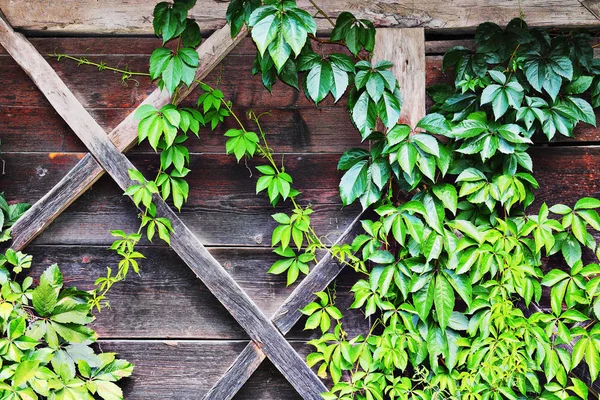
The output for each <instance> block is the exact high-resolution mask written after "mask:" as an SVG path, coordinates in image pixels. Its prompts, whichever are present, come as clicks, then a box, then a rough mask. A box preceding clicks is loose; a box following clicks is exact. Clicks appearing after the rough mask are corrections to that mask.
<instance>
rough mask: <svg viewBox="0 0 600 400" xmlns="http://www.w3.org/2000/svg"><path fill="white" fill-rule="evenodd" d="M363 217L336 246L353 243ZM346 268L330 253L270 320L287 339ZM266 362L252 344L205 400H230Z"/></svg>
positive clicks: (251, 343) (356, 220) (263, 356)
mask: <svg viewBox="0 0 600 400" xmlns="http://www.w3.org/2000/svg"><path fill="white" fill-rule="evenodd" d="M361 218H362V213H360V214H359V215H358V216H357V217H356V218H355V219H354V221H353V222H352V223H351V224H350V226H349V227H348V228H347V229H346V231H345V232H344V233H343V234H342V235H340V237H339V238H338V239H337V240H336V242H335V244H344V243H347V242H349V241H351V240H352V238H353V237H354V236H355V235H356V234H357V232H356V231H357V230H358V228H359V226H360V223H359V222H360V219H361ZM343 268H344V265H343V264H340V263H338V262H337V261H336V260H335V259H334V258H333V257H332V256H331V253H327V254H326V255H325V256H324V257H323V258H321V260H320V261H319V262H318V264H317V265H316V266H315V267H314V268H313V270H312V271H311V272H310V274H309V275H308V276H307V277H306V278H305V279H303V280H302V282H300V284H299V285H298V286H297V287H296V289H295V290H294V292H293V293H292V294H291V295H290V296H289V297H288V298H287V300H286V301H285V302H284V303H283V304H282V305H281V306H280V307H279V309H278V310H277V311H275V314H274V315H273V317H272V318H271V321H273V323H274V324H275V326H276V327H277V328H278V329H279V330H280V331H281V332H282V333H283V334H284V335H285V334H286V333H288V332H289V331H290V330H291V329H292V327H293V326H294V325H295V324H296V323H297V322H298V321H299V320H300V318H301V316H302V313H301V312H300V311H299V310H301V309H303V308H304V307H306V305H307V304H308V303H310V302H311V301H313V300H314V298H315V295H314V293H316V292H321V291H323V290H325V288H326V287H327V286H329V284H330V283H331V282H332V281H333V280H334V279H335V278H336V277H337V276H338V274H339V273H340V272H341V271H342V269H343ZM265 358H266V356H265V353H263V351H262V350H261V348H260V347H259V346H258V345H257V344H256V343H255V342H250V343H248V345H247V346H246V347H245V348H244V350H243V351H242V352H241V353H240V355H239V356H238V357H237V358H236V359H235V361H234V362H233V364H232V365H231V366H230V367H229V368H228V369H227V372H226V373H225V374H224V375H223V376H222V377H221V378H220V379H219V381H218V382H217V383H216V384H215V385H214V386H213V387H212V388H211V389H210V390H209V391H208V392H207V393H206V394H205V395H204V397H203V399H204V400H229V399H232V398H233V396H235V394H236V393H237V392H238V391H239V390H240V389H241V387H242V386H243V385H244V383H245V382H246V381H247V380H248V379H250V377H251V376H252V374H253V373H254V371H256V369H257V368H258V367H259V366H260V364H261V363H262V361H263V360H264V359H265Z"/></svg>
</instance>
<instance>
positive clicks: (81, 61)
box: [49, 53, 150, 76]
mask: <svg viewBox="0 0 600 400" xmlns="http://www.w3.org/2000/svg"><path fill="white" fill-rule="evenodd" d="M49 56H50V57H56V58H57V59H58V61H60V59H61V58H66V59H67V60H73V61H77V63H79V65H91V66H94V67H96V68H98V69H99V70H100V71H103V70H107V71H113V72H118V73H120V74H123V75H129V76H150V74H149V73H147V72H137V71H129V70H124V69H120V68H115V67H109V66H107V65H105V64H103V63H102V64H100V63H96V62H93V61H90V60H88V59H87V58H84V57H73V56H70V55H68V54H56V53H55V54H49Z"/></svg>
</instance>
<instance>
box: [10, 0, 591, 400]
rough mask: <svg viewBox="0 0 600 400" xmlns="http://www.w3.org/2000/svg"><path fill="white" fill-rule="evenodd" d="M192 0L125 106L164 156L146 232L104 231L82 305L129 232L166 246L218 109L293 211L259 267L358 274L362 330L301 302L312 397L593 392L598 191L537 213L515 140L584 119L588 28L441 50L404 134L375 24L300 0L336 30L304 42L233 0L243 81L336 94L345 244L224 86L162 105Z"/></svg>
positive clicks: (300, 28) (186, 70)
mask: <svg viewBox="0 0 600 400" xmlns="http://www.w3.org/2000/svg"><path fill="white" fill-rule="evenodd" d="M193 3H194V2H193V1H175V2H174V3H173V4H167V3H161V4H159V5H158V6H157V7H156V9H155V13H154V17H155V19H154V28H155V32H156V34H157V35H159V36H160V37H162V39H163V42H165V43H166V42H168V41H170V40H174V41H176V42H177V44H176V45H175V50H170V49H171V48H169V49H167V48H163V49H158V50H157V51H156V52H155V53H154V54H153V56H152V58H151V60H150V74H149V75H150V76H151V77H152V78H153V79H157V80H158V85H159V86H161V87H162V86H164V87H166V88H167V90H169V92H170V93H172V95H173V102H172V103H173V104H171V105H168V106H165V107H164V108H163V109H161V110H156V109H153V108H150V107H146V108H144V109H143V110H140V111H139V112H138V115H137V116H138V118H139V119H140V120H141V122H140V127H139V130H138V132H139V136H140V141H142V140H145V139H148V140H149V142H150V144H151V145H152V147H153V148H154V149H155V150H156V151H160V152H161V156H160V163H161V165H160V169H159V172H158V174H157V177H156V179H155V180H153V181H149V180H147V179H146V178H145V177H143V176H141V174H132V176H131V178H132V180H135V181H137V183H135V185H134V186H132V188H130V189H129V190H128V194H130V195H131V196H133V197H134V200H135V201H136V203H137V204H138V205H139V206H140V207H141V208H142V213H141V217H142V223H141V226H140V230H139V231H138V232H137V233H134V234H125V233H124V232H120V231H114V232H113V235H115V236H116V237H117V240H116V241H115V244H114V245H113V250H115V251H120V252H121V253H120V254H121V256H122V258H123V260H125V261H123V262H122V264H120V265H119V272H118V273H117V275H116V276H112V275H111V270H110V269H109V271H108V275H107V277H106V278H100V279H99V280H98V282H97V283H98V285H99V292H98V293H96V297H95V299H96V300H95V304H96V305H97V304H98V302H99V300H98V299H102V298H103V296H104V294H105V293H106V291H107V290H108V288H110V286H111V285H112V284H113V283H115V282H117V281H119V280H121V279H124V276H125V274H126V271H127V270H128V269H129V268H130V267H131V268H133V269H137V266H138V265H137V261H136V259H138V258H140V257H139V256H140V255H139V254H138V253H136V252H135V245H136V244H137V243H138V241H139V240H141V237H142V235H141V230H142V228H143V227H146V236H147V237H149V238H150V239H151V238H152V236H153V235H154V232H155V230H158V232H159V236H161V237H162V238H163V239H165V240H167V241H168V235H169V233H170V230H171V229H170V225H169V224H168V223H167V221H161V220H160V218H157V217H156V215H155V207H154V206H153V204H152V196H156V195H159V194H160V195H161V196H162V197H163V198H164V199H165V200H166V199H169V198H172V201H173V203H174V205H175V206H177V207H178V208H180V207H181V206H182V205H183V203H184V202H185V199H186V198H187V193H188V191H189V188H188V187H187V184H184V182H185V180H184V178H185V176H186V175H187V174H188V173H189V172H190V171H189V169H188V168H187V166H188V164H189V152H187V151H186V149H185V142H186V140H187V135H188V133H189V131H190V130H191V131H192V132H193V133H194V134H196V135H197V134H198V131H199V129H200V128H201V127H202V126H206V127H209V128H210V129H212V130H214V129H215V128H216V127H217V126H218V125H219V124H220V123H222V122H223V121H224V120H225V118H227V117H232V118H233V119H234V120H235V122H236V123H237V124H238V125H239V129H237V128H236V129H230V130H228V131H227V133H226V134H225V136H226V138H227V139H226V144H225V147H226V152H227V153H229V154H233V155H234V156H235V157H236V159H237V161H238V162H239V161H241V160H242V159H243V158H249V157H253V156H260V157H262V158H263V159H264V160H265V163H264V164H262V165H259V166H258V167H257V170H258V172H259V176H258V178H257V184H256V191H257V193H259V192H265V193H266V194H267V197H268V198H269V200H270V202H271V204H272V205H273V206H275V205H277V204H279V203H280V202H284V201H289V202H290V203H291V205H292V206H293V209H292V211H291V212H289V213H277V214H274V215H273V219H274V220H275V221H276V222H277V226H276V228H275V230H274V232H273V236H272V243H271V244H272V246H273V247H274V252H275V253H276V254H278V255H279V256H280V257H281V258H280V259H279V260H277V261H276V262H275V263H274V264H273V266H272V267H271V268H270V270H269V272H271V273H275V274H283V273H286V274H287V283H288V285H289V284H292V283H293V282H294V281H296V280H297V279H298V278H299V276H300V273H301V272H302V273H307V272H308V271H309V269H310V266H311V265H312V264H313V263H314V262H316V259H317V257H316V252H317V250H319V249H323V250H328V251H330V252H331V254H332V255H333V256H334V257H335V258H336V259H337V260H339V261H340V262H342V263H345V264H348V265H351V266H352V267H353V268H354V269H355V270H356V271H357V272H358V273H360V274H362V275H363V279H360V280H358V281H357V282H356V284H355V285H354V287H353V288H352V292H353V293H354V302H353V304H352V306H351V307H352V308H357V309H361V310H362V311H363V312H364V314H365V316H367V317H370V318H372V321H373V322H374V323H373V326H372V329H371V331H370V332H369V333H367V334H365V335H359V336H357V337H354V338H350V337H348V334H347V333H346V331H345V330H344V327H343V326H344V325H343V324H344V321H343V314H342V312H340V310H339V309H338V308H337V307H336V306H335V296H332V295H331V294H330V293H317V294H316V296H317V301H316V302H313V303H311V304H309V305H308V306H307V307H305V308H304V309H303V310H302V311H303V312H304V313H305V314H307V316H308V319H307V322H306V328H307V329H316V328H318V329H320V330H321V333H322V336H321V337H319V338H317V339H314V340H312V341H311V342H310V344H311V345H312V346H313V347H314V352H313V353H311V354H309V355H308V357H307V362H308V364H309V365H310V366H315V367H317V368H318V373H319V376H321V377H323V378H331V380H332V382H333V386H332V388H331V390H330V391H329V392H328V393H324V394H323V398H325V399H384V398H392V399H396V398H398V399H437V398H461V399H482V400H483V399H486V400H487V399H494V400H495V399H528V398H537V399H547V400H555V399H574V398H575V399H576V398H581V399H586V398H588V388H587V386H586V385H585V384H584V383H583V382H582V381H581V380H579V379H577V378H575V377H574V376H573V374H572V371H573V369H574V368H575V367H577V366H578V365H579V364H580V363H583V362H585V363H586V364H587V365H588V367H589V372H590V379H591V380H595V379H596V378H597V377H598V374H599V373H600V353H599V350H600V345H599V343H600V341H599V338H600V336H599V330H600V325H599V324H598V323H597V321H598V317H599V315H598V314H599V313H600V301H599V300H598V299H599V297H600V290H599V286H600V278H599V276H598V275H599V272H600V267H598V264H596V263H592V264H589V265H586V264H584V261H583V260H584V259H587V258H586V257H584V256H585V253H586V252H588V253H590V252H595V253H600V251H599V250H598V248H599V246H598V245H597V243H596V241H595V238H594V236H593V235H592V232H593V231H598V230H600V217H599V216H598V211H597V209H598V208H600V201H598V200H595V199H591V198H584V199H581V200H579V201H578V202H576V203H575V204H574V205H572V207H571V206H567V205H560V204H555V205H550V206H549V205H546V204H543V205H542V206H541V207H540V208H539V210H537V213H536V214H532V213H531V212H530V211H529V207H530V206H531V205H532V204H533V202H534V190H535V189H537V187H538V182H537V181H536V180H535V178H534V176H533V175H532V171H533V163H532V160H531V158H530V156H529V155H528V153H527V150H528V148H529V146H530V145H531V144H532V142H533V140H534V139H535V140H538V137H539V136H543V135H545V136H546V137H547V138H548V139H552V138H554V137H555V136H556V135H557V134H561V135H564V136H572V135H573V130H574V128H575V126H576V125H577V124H578V123H579V122H583V123H587V124H592V125H595V123H596V120H595V116H594V113H593V107H597V106H598V105H599V104H600V69H599V68H598V61H596V60H595V59H594V58H593V49H592V47H591V37H590V35H589V34H587V33H584V32H574V33H569V34H554V33H549V32H547V31H544V30H541V29H529V28H528V27H527V25H526V24H525V22H524V21H522V20H520V19H515V20H513V21H511V22H510V23H509V24H508V25H507V26H506V28H501V27H499V26H497V25H495V24H493V23H484V24H482V25H480V26H479V27H478V28H477V30H476V34H475V44H476V46H475V49H474V50H470V49H467V48H464V47H455V48H453V49H450V50H449V51H448V52H447V54H446V55H445V56H444V58H443V62H442V66H443V68H444V70H450V69H451V70H452V71H453V74H454V82H453V84H450V85H448V84H437V85H433V86H432V87H430V88H429V90H428V93H429V95H430V97H431V98H432V100H433V106H432V108H431V110H430V114H429V115H427V116H426V117H424V118H423V119H422V120H421V121H420V122H419V123H418V124H417V126H415V127H411V126H406V125H401V124H398V123H397V121H398V117H399V115H400V107H401V103H402V102H401V96H400V88H399V86H398V82H397V81H396V79H395V77H394V76H393V74H392V73H391V71H390V68H391V67H392V64H391V63H390V62H388V61H378V62H373V49H374V46H375V29H374V27H373V24H372V23H371V22H369V21H367V20H363V19H358V18H356V17H354V16H353V15H352V14H351V13H348V12H342V13H341V14H340V15H339V17H338V18H337V21H336V22H335V23H333V21H332V20H330V18H329V17H328V16H326V15H325V13H324V12H323V11H322V10H321V9H320V8H318V6H316V4H314V3H313V2H312V1H311V3H312V4H313V5H314V6H315V7H316V8H317V10H318V11H319V13H321V14H323V15H324V16H325V17H326V18H327V19H328V20H330V21H331V22H332V25H333V26H334V30H333V32H332V37H331V38H330V39H329V40H327V39H322V38H317V37H315V34H316V24H315V21H314V19H313V17H312V16H311V15H310V14H308V13H307V12H306V11H304V10H301V9H300V8H298V6H297V4H296V2H295V1H293V0H285V1H275V0H266V1H264V2H261V1H255V0H234V1H231V2H230V4H229V6H228V9H227V15H226V18H227V20H228V22H229V23H230V27H231V33H232V35H235V34H237V33H238V32H239V31H240V30H241V29H242V28H243V27H244V25H247V26H248V28H249V29H251V35H252V38H253V40H254V42H255V44H256V45H257V57H256V60H255V64H254V68H253V70H252V73H260V74H261V77H262V81H263V83H264V85H265V87H266V88H267V89H268V90H271V89H272V87H273V85H274V84H275V82H276V81H277V79H279V80H281V81H282V82H284V83H286V84H288V85H290V86H292V87H294V88H296V89H299V88H300V86H301V85H302V87H303V89H304V93H305V95H306V97H307V98H308V99H309V100H311V101H313V102H315V104H318V103H320V102H321V101H323V100H324V99H325V98H326V97H327V96H329V95H330V94H331V95H332V97H333V100H334V101H338V100H339V99H340V98H341V97H342V96H344V95H347V96H348V102H347V104H348V112H349V115H350V118H351V120H352V122H353V123H354V125H355V126H356V128H357V130H358V131H359V133H360V135H361V138H362V140H363V141H364V142H365V145H364V146H363V147H361V148H355V149H350V150H348V151H347V152H346V153H345V154H344V155H343V156H342V158H341V159H340V162H339V164H338V169H339V170H340V171H343V176H342V178H341V182H340V195H341V199H342V202H343V203H344V205H349V204H351V203H354V202H357V201H358V202H360V203H361V205H362V207H363V208H372V209H373V210H374V211H375V215H376V217H374V218H373V219H371V220H369V219H365V220H363V221H361V222H362V227H363V229H364V233H363V234H360V235H358V236H357V237H356V238H355V239H354V241H353V243H352V244H351V245H348V244H347V245H342V246H334V247H332V248H328V246H327V245H325V244H324V243H323V241H322V240H321V239H320V238H319V237H318V235H317V234H316V233H315V232H314V230H313V228H312V226H311V224H310V215H311V213H312V210H311V209H310V206H302V205H300V203H299V202H300V201H301V193H299V192H298V191H297V190H296V189H294V187H293V183H294V181H293V178H292V176H291V175H290V174H289V173H288V172H287V171H286V169H285V165H284V161H283V158H282V161H281V162H279V161H277V162H276V161H275V154H274V150H273V149H271V148H270V146H269V144H268V143H267V140H266V135H265V132H264V131H263V130H262V128H261V125H260V119H261V118H262V117H263V115H264V114H258V115H257V114H255V113H253V112H251V113H250V114H249V118H248V119H249V120H250V122H251V123H252V124H253V125H254V126H253V128H252V129H248V128H247V127H246V126H245V125H244V123H242V121H241V119H240V118H239V117H238V116H237V115H236V114H235V112H234V111H233V108H232V104H231V102H229V101H227V100H226V99H225V98H224V95H223V93H222V92H221V91H220V90H219V89H218V88H213V87H210V86H208V85H206V84H205V83H202V82H198V83H199V84H200V88H201V90H202V93H201V95H200V97H199V99H198V107H199V108H198V109H183V108H179V107H177V106H175V103H176V101H175V100H176V98H177V94H178V90H179V89H180V88H181V87H182V85H190V84H191V82H192V81H191V80H190V79H192V78H190V77H191V76H193V75H192V74H193V72H194V71H195V67H196V66H197V58H196V57H195V56H193V55H192V53H191V51H189V50H190V49H191V47H193V45H192V44H191V43H196V42H197V40H195V41H194V40H192V39H189V40H186V38H189V37H191V38H193V37H194V34H193V33H192V31H191V30H190V32H189V33H188V34H184V33H185V32H186V31H187V30H188V29H191V28H189V27H190V25H191V24H190V23H189V20H188V19H187V11H188V10H189V8H191V6H192V5H193ZM313 41H314V42H319V44H321V43H336V44H343V45H345V46H346V47H347V48H348V52H349V54H351V55H352V56H349V55H347V54H342V53H339V52H338V53H332V54H326V51H325V50H324V49H323V50H321V51H320V52H319V53H316V52H315V51H314V50H313V49H312V46H311V42H313ZM84 63H86V64H93V63H90V62H88V61H87V60H86V61H85V62H84ZM102 67H103V68H106V67H105V66H102ZM125 72H126V73H128V74H129V75H128V76H131V75H132V73H131V72H130V71H125ZM301 82H302V83H301ZM378 129H381V130H378ZM541 133H543V135H540V134H541ZM367 149H368V150H367ZM161 227H162V228H161ZM161 231H162V234H161ZM599 255H600V254H596V256H599ZM15 256H16V255H15ZM551 256H552V257H554V258H553V259H555V258H559V259H560V258H562V259H564V261H565V262H566V264H567V266H568V268H569V269H568V270H562V269H561V270H551V271H545V270H544V269H543V268H542V259H543V258H546V257H551ZM14 260H15V257H13V261H14ZM16 262H17V263H18V262H19V261H18V257H16ZM123 271H125V274H124V273H123ZM542 287H547V288H548V289H549V291H550V294H551V295H550V297H551V304H550V310H549V311H548V312H544V311H538V308H536V304H537V303H538V302H539V301H540V300H541V296H542ZM523 305H524V306H523ZM526 308H529V309H528V310H526ZM571 344H574V346H573V351H572V352H571V353H569V351H567V350H566V346H567V345H571Z"/></svg>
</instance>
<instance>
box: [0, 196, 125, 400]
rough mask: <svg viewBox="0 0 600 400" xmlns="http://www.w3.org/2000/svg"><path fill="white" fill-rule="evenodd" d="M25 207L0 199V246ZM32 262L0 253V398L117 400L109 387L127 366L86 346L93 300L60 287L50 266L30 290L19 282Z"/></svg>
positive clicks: (27, 281) (117, 392) (115, 389)
mask: <svg viewBox="0 0 600 400" xmlns="http://www.w3.org/2000/svg"><path fill="white" fill-rule="evenodd" d="M28 207H29V206H28V205H27V204H24V203H18V204H11V205H9V204H7V202H6V200H5V199H4V196H3V195H2V194H0V231H1V232H2V237H1V238H0V242H6V241H8V240H10V227H11V226H12V225H13V223H14V222H16V220H17V219H18V218H19V217H20V216H21V215H22V214H23V213H24V212H25V211H26V210H27V208H28ZM32 262H33V258H32V256H30V255H27V254H24V253H22V252H20V251H14V250H12V249H8V250H6V252H5V253H4V254H0V287H1V290H0V332H1V334H2V335H1V337H0V398H2V399H3V400H25V399H27V400H29V399H38V398H40V397H41V398H48V399H57V400H58V399H94V398H97V397H94V396H95V395H97V396H99V398H102V399H104V400H115V399H122V398H123V392H122V391H121V388H120V387H119V386H117V384H116V383H115V382H117V381H119V380H120V379H121V378H123V377H127V376H130V375H131V373H132V371H133V365H131V364H130V363H128V362H127V361H124V360H118V359H116V358H115V354H114V353H100V354H97V353H96V352H95V351H94V349H93V348H92V347H90V344H92V343H93V342H94V341H96V339H97V335H96V333H95V332H94V331H93V330H92V329H90V328H89V327H87V325H88V324H89V323H91V322H92V321H93V320H94V317H93V315H92V308H91V306H90V303H89V300H90V298H91V294H90V293H88V292H84V291H81V290H77V289H76V288H74V287H69V288H66V287H64V283H63V275H62V274H61V272H60V270H59V268H58V266H57V265H56V264H54V265H52V266H50V267H48V268H47V269H46V270H45V271H44V273H43V274H42V276H41V277H40V282H39V284H38V285H37V286H36V287H34V285H33V278H31V277H29V276H28V277H26V278H24V279H20V278H19V277H20V274H21V273H22V272H23V271H27V270H28V269H29V268H31V265H32Z"/></svg>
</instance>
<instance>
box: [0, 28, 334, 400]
mask: <svg viewBox="0 0 600 400" xmlns="http://www.w3.org/2000/svg"><path fill="white" fill-rule="evenodd" d="M0 44H2V46H4V48H5V49H6V50H7V51H8V53H9V54H10V55H11V56H12V57H13V59H14V60H15V61H16V62H17V63H18V64H19V65H20V66H21V68H23V69H24V70H25V72H26V73H27V74H28V75H29V77H30V78H31V79H32V80H33V82H34V83H35V85H36V86H37V87H38V88H39V89H40V91H41V92H42V93H43V94H44V96H46V98H47V99H48V101H49V102H50V104H51V105H52V106H53V107H54V109H55V110H56V112H57V113H58V114H59V115H60V116H61V117H62V118H63V119H64V120H65V122H66V123H67V124H68V125H69V126H70V127H71V129H72V130H73V132H75V134H77V136H78V137H79V139H80V140H81V141H82V142H83V143H84V144H85V145H86V147H87V148H88V150H89V151H90V153H91V154H92V155H93V156H94V158H96V161H98V162H99V164H100V165H101V166H102V167H103V168H104V169H105V170H106V172H107V173H108V174H109V175H110V176H111V177H112V178H113V179H114V180H115V182H117V184H118V185H119V186H120V187H121V189H123V190H126V189H127V188H128V187H129V186H130V185H132V184H133V183H134V182H132V181H131V179H129V174H128V171H129V170H135V169H136V168H135V167H134V165H133V164H132V163H131V162H130V161H129V159H128V158H127V157H126V156H125V155H124V154H123V153H121V152H120V151H119V149H118V148H117V147H116V146H115V144H114V143H113V142H112V141H111V140H110V139H109V138H108V136H107V135H106V133H105V132H104V130H103V129H102V127H101V126H100V125H99V124H98V123H97V122H96V121H95V120H94V118H93V117H92V116H91V115H90V114H89V113H88V112H87V111H86V109H85V108H84V107H83V106H82V105H81V103H80V102H79V101H78V100H77V98H76V97H75V96H74V95H73V93H72V92H71V91H70V90H69V89H68V88H67V86H66V85H65V84H64V82H63V81H62V80H61V79H60V77H59V76H58V74H57V73H56V72H55V71H54V70H53V69H52V67H51V66H50V64H48V62H47V61H46V60H45V59H44V58H43V57H42V56H41V55H40V54H39V53H38V52H37V50H36V49H35V48H34V47H33V45H32V44H31V43H30V42H29V41H28V40H27V39H25V37H24V36H23V35H21V34H18V33H16V32H14V31H13V30H12V28H11V27H10V26H9V25H8V24H7V23H6V21H5V20H0ZM154 203H155V204H156V210H157V215H159V216H161V217H166V218H168V219H169V220H170V221H171V223H172V225H173V229H174V232H173V233H172V235H171V247H172V248H173V250H174V251H175V252H176V253H177V254H178V255H179V256H180V257H181V259H182V260H183V261H184V262H185V263H186V264H187V265H188V266H189V267H190V269H191V270H192V271H194V273H195V274H196V275H197V276H198V277H199V278H200V279H201V280H202V281H203V282H204V284H205V285H206V287H207V288H208V289H209V290H210V291H211V292H212V293H213V294H214V295H215V297H216V298H217V299H218V300H219V301H220V302H221V303H222V304H223V306H225V308H226V309H227V310H228V311H229V312H230V313H231V315H232V316H233V317H234V318H235V319H236V320H237V322H238V323H239V324H240V325H241V326H242V327H243V328H244V329H245V330H246V332H247V333H248V335H249V336H250V338H251V339H252V340H253V341H254V342H255V343H256V344H257V345H258V346H260V347H261V348H262V349H263V351H264V352H265V354H266V355H267V357H269V359H270V360H271V361H272V362H273V364H274V365H275V366H276V367H277V368H278V369H279V371H280V372H281V373H282V374H283V376H285V377H286V379H287V380H288V381H289V382H290V383H291V384H292V386H294V388H295V389H296V391H297V392H298V393H299V394H300V395H301V396H302V397H303V398H304V399H308V400H318V399H321V395H320V394H321V393H322V392H324V391H326V390H327V388H326V387H325V385H324V384H323V383H322V382H321V380H320V379H319V378H318V377H317V376H316V375H315V373H314V372H313V371H312V370H311V369H310V368H308V366H307V365H306V364H305V363H304V360H303V359H302V358H301V357H300V356H299V355H298V353H296V351H295V350H294V349H293V348H292V346H291V345H290V344H289V343H288V342H287V341H286V340H285V338H284V337H283V335H282V334H281V332H279V331H278V330H277V328H276V327H275V326H274V325H273V324H272V323H271V321H269V319H268V318H267V317H266V316H265V315H264V314H263V313H262V311H261V310H260V309H259V308H258V306H256V304H254V302H253V301H252V300H251V299H250V297H248V295H247V294H246V293H245V292H244V291H243V290H242V288H241V287H240V286H239V285H238V284H237V283H236V282H235V280H234V279H233V278H232V277H231V276H230V275H229V274H228V273H227V271H225V269H224V268H223V266H222V265H221V264H219V262H218V261H217V260H216V259H215V258H214V257H213V256H212V255H211V254H210V253H209V252H208V251H207V250H206V248H205V247H204V246H203V245H202V243H201V242H200V241H199V240H198V238H197V237H196V236H195V235H194V234H193V233H192V231H190V230H189V229H188V228H187V226H185V224H184V223H183V222H182V221H181V220H180V219H179V217H178V216H177V214H175V212H174V211H173V210H172V209H171V208H170V207H169V206H168V205H167V204H166V203H165V202H164V201H163V200H162V198H161V197H160V196H155V197H154Z"/></svg>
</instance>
